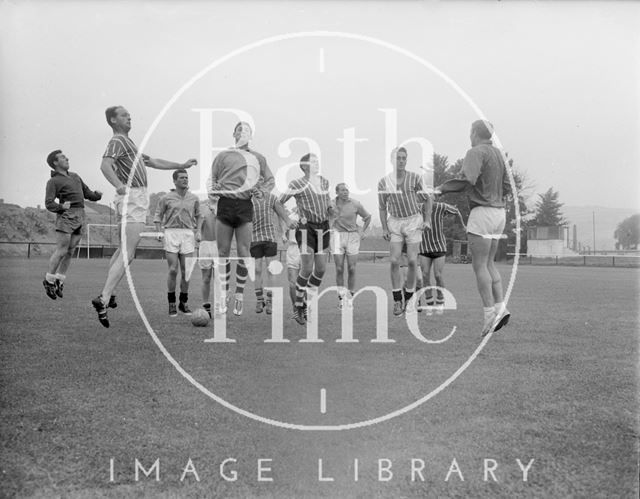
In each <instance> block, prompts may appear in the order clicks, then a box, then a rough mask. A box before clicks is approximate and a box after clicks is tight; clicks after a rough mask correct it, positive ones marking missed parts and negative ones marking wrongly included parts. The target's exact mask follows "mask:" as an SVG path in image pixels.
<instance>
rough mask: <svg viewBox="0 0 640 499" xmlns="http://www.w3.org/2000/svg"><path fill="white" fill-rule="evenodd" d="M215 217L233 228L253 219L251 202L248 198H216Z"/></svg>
mask: <svg viewBox="0 0 640 499" xmlns="http://www.w3.org/2000/svg"><path fill="white" fill-rule="evenodd" d="M216 217H217V219H218V220H219V221H220V222H222V223H223V224H225V225H228V226H230V227H233V228H234V229H235V228H237V227H240V226H241V225H244V224H246V223H249V222H252V221H253V203H252V202H251V200H250V199H233V198H224V197H221V198H220V199H219V200H218V211H217V213H216Z"/></svg>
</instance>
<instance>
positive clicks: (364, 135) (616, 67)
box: [0, 1, 640, 212]
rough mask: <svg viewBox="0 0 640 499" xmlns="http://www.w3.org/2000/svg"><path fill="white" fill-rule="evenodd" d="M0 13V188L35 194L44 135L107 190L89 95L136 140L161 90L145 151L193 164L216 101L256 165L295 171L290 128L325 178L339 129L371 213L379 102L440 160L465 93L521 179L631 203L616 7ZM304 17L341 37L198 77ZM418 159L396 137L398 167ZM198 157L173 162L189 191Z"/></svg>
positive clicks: (21, 8)
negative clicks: (113, 110) (248, 127)
mask: <svg viewBox="0 0 640 499" xmlns="http://www.w3.org/2000/svg"><path fill="white" fill-rule="evenodd" d="M0 10H1V19H2V20H1V21H0V23H1V28H2V29H1V33H2V34H1V37H2V77H1V78H2V80H1V81H2V88H1V92H2V93H1V95H0V98H1V99H2V112H1V113H0V116H1V120H0V126H1V130H0V132H1V133H0V139H1V151H2V169H1V175H2V176H1V182H0V197H2V198H4V200H5V202H12V203H17V204H20V205H23V206H35V205H37V204H43V199H44V187H45V184H46V181H47V179H48V178H49V175H50V170H49V168H48V166H47V165H46V162H45V158H46V156H47V153H49V152H50V151H51V150H53V149H57V148H60V149H62V150H63V151H64V152H65V153H66V154H67V155H68V156H69V158H70V160H71V169H72V170H74V171H76V172H77V173H79V174H80V175H81V176H82V177H83V179H84V180H85V182H86V183H87V184H88V185H90V186H91V187H92V188H95V189H99V190H102V191H104V192H105V194H106V196H105V198H104V202H109V201H110V200H112V199H113V193H114V192H113V188H112V187H111V186H110V185H109V184H108V183H107V181H106V180H105V179H104V177H103V176H102V175H101V173H100V171H99V165H100V159H101V156H102V153H103V152H104V149H105V146H106V144H107V142H108V140H109V137H110V135H111V131H110V129H109V128H108V126H107V124H106V122H105V119H104V110H105V108H106V107H108V106H110V105H114V104H120V105H124V106H125V107H126V108H127V109H128V110H129V111H130V112H131V114H132V118H133V130H132V131H131V134H130V136H131V137H132V138H133V140H134V141H135V142H136V143H138V145H142V143H143V139H144V138H145V135H147V134H148V132H149V130H150V127H151V125H152V123H153V122H154V120H156V118H158V116H159V114H160V113H161V111H162V110H163V108H165V106H166V105H167V103H168V102H169V101H170V100H171V99H172V98H174V97H177V98H175V102H174V103H173V105H172V106H170V107H169V108H168V109H167V110H166V113H165V114H164V116H163V117H162V119H161V120H159V122H158V124H157V127H156V128H155V130H154V132H153V133H151V134H150V136H149V140H148V143H147V144H146V146H145V148H144V150H145V152H146V153H148V154H150V155H151V156H154V157H161V158H165V159H171V160H180V161H184V160H186V159H188V158H190V157H195V158H197V159H198V160H199V161H200V162H201V163H203V162H204V163H208V160H207V158H208V157H209V156H211V154H215V151H213V149H212V148H213V147H225V146H228V145H231V142H232V140H231V132H232V127H233V124H234V123H235V121H237V116H234V115H233V114H231V113H214V114H213V115H212V121H211V120H208V119H207V120H206V122H207V123H210V124H211V126H212V135H211V136H210V138H209V137H203V134H204V132H205V131H206V128H203V127H202V123H204V122H205V121H201V120H205V118H207V116H209V115H208V114H206V113H204V112H201V111H197V109H208V108H234V109H239V110H242V111H244V112H246V113H248V114H249V115H250V116H251V117H252V119H253V120H254V121H255V124H256V131H255V140H254V143H253V146H254V147H255V149H256V150H258V151H260V152H262V153H263V154H264V155H265V156H266V157H267V160H268V162H269V164H270V166H271V168H272V170H273V171H274V173H276V172H278V171H280V176H281V177H282V178H283V179H291V178H293V175H294V174H295V175H297V173H298V171H297V170H296V171H289V172H288V174H287V170H286V169H285V167H286V166H287V165H289V164H291V163H293V162H296V161H297V160H298V159H299V158H300V156H301V155H302V154H304V153H305V152H307V150H308V149H309V143H308V142H304V141H301V140H297V141H295V140H294V141H290V142H291V143H290V147H287V141H288V140H289V139H291V138H294V137H307V138H309V139H312V140H313V141H315V143H317V144H318V147H319V149H320V151H321V163H322V168H323V173H324V174H325V176H327V177H328V178H329V180H330V181H331V182H332V185H335V183H337V182H338V181H340V180H342V179H343V173H342V171H343V168H344V165H345V161H347V164H348V160H347V158H348V155H347V156H345V148H344V147H343V146H344V143H343V142H339V141H338V139H340V138H342V137H343V135H344V134H345V133H348V132H345V130H347V131H348V130H349V129H351V128H353V129H355V130H354V132H355V137H356V138H358V139H367V140H366V141H361V142H358V143H356V145H355V178H354V181H353V182H351V183H352V184H354V183H355V184H356V185H352V187H353V188H354V189H355V188H356V187H357V188H358V189H359V190H361V191H363V193H362V194H359V195H358V196H356V197H360V198H361V199H363V201H365V204H366V205H367V206H368V207H369V208H370V210H371V211H374V212H375V211H377V209H376V208H377V205H376V201H375V196H374V194H373V192H372V190H375V184H376V180H377V179H378V178H379V177H381V176H382V175H383V174H384V173H385V160H386V157H385V154H386V152H385V151H386V146H387V142H388V141H389V140H390V139H389V138H388V137H386V135H385V126H387V127H388V126H389V123H390V121H389V120H390V118H391V116H392V112H391V111H381V110H382V109H386V110H394V111H393V113H396V115H397V132H398V137H397V138H398V140H399V141H404V140H406V139H409V138H410V137H423V138H424V139H426V140H428V141H429V142H430V143H431V144H432V145H433V147H434V149H435V151H436V152H438V153H440V154H444V155H446V156H448V157H449V159H450V161H451V162H452V163H453V162H454V161H455V160H456V159H458V158H460V157H462V156H463V155H464V153H465V151H466V150H467V148H468V147H469V125H470V123H471V122H472V121H473V120H474V119H476V118H477V116H478V115H477V113H476V111H475V110H474V108H473V105H475V106H476V108H477V109H479V110H481V111H482V112H483V113H484V114H485V115H486V117H487V118H488V119H489V120H491V121H492V122H493V123H494V125H495V128H496V131H497V133H498V135H499V137H500V140H501V142H502V144H503V146H504V148H505V150H506V151H507V152H508V153H509V155H510V156H511V157H512V158H513V159H514V160H515V164H516V165H517V167H518V168H519V169H520V170H521V171H524V172H525V173H526V175H527V177H528V178H529V180H530V182H531V184H533V187H534V189H533V192H543V191H545V190H546V189H547V188H549V187H554V188H555V189H557V190H559V191H560V200H561V201H562V202H564V203H565V204H568V205H600V206H606V207H617V208H627V209H634V208H638V207H639V205H640V201H639V190H638V189H639V183H640V182H639V165H640V148H639V143H640V139H639V137H640V119H639V114H640V58H639V57H638V54H640V29H638V27H639V26H640V8H639V6H638V5H637V4H636V3H633V2H624V3H616V2H602V3H598V2H585V3H582V2H571V3H561V2H544V3H541V2H536V3H527V2H483V3H476V2H464V1H459V2H446V3H445V2H368V3H360V2H351V3H346V4H345V3H342V2H340V3H339V2H309V3H304V2H295V3H294V2H282V3H281V2H270V1H263V2H259V3H258V2H256V3H254V2H233V3H232V2H229V3H211V2H184V1H182V2H177V1H176V2H173V1H148V2H121V3H118V2H92V1H83V2H80V1H77V2H71V1H61V2H53V1H51V2H44V1H32V2H26V1H24V2H23V1H14V2H11V3H9V2H4V3H2V4H1V9H0ZM317 31H331V32H341V33H348V34H351V35H355V37H352V38H347V37H340V36H337V35H336V36H320V35H319V34H316V35H315V36H306V37H300V36H298V37H293V38H290V39H282V40H280V41H276V42H272V43H266V44H263V45H261V46H257V47H255V48H252V49H248V50H245V51H244V52H241V53H238V54H237V55H236V56H234V57H232V58H230V59H228V60H226V61H225V62H222V63H221V64H219V65H217V66H216V67H212V68H210V70H209V71H204V70H205V69H206V68H208V67H210V66H211V65H212V64H213V63H214V62H216V61H217V60H219V59H220V58H222V57H223V56H225V55H227V54H229V53H230V52H231V51H234V50H238V49H241V48H242V47H244V46H246V45H248V44H251V43H254V42H257V41H259V40H261V39H265V38H269V37H276V36H278V35H286V34H292V33H300V32H317ZM357 37H361V39H356V38H357ZM362 37H368V38H370V40H368V41H367V40H364V39H363V38H362ZM374 39H375V41H378V42H379V43H377V42H375V41H374ZM411 55H415V56H417V58H420V59H422V60H424V61H426V62H427V66H424V65H421V64H420V63H419V62H418V61H417V60H416V59H412V58H411ZM200 72H202V74H201V77H200V78H199V79H197V80H192V79H193V78H194V77H195V76H196V75H197V74H198V73H200ZM447 79H449V80H447ZM188 82H190V83H191V84H190V85H189V86H188V88H184V85H185V84H187V83H188ZM178 92H182V93H180V95H179V96H177V95H176V94H177V93H178ZM463 94H466V95H468V96H469V97H470V98H471V99H472V102H473V105H470V103H469V102H468V101H467V100H465V98H463ZM385 119H386V120H387V122H385ZM387 135H388V134H387ZM421 156H422V154H421V149H420V148H419V147H418V146H417V144H416V143H410V144H409V161H408V166H409V168H410V169H413V170H417V169H418V167H419V166H420V165H421V164H422V163H423V160H422V158H421ZM203 166H204V168H203V169H201V168H200V167H198V168H194V169H193V170H192V173H191V177H192V187H193V188H194V190H197V189H198V188H200V187H201V178H203V177H204V176H205V175H206V172H207V170H208V168H209V164H205V165H203ZM293 170H295V168H293ZM170 187H172V183H171V179H170V174H168V173H165V172H159V171H150V189H151V190H152V191H160V190H168V189H169V188H170ZM367 191H370V192H368V193H367Z"/></svg>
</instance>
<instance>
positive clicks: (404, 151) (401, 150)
mask: <svg viewBox="0 0 640 499" xmlns="http://www.w3.org/2000/svg"><path fill="white" fill-rule="evenodd" d="M399 152H403V153H405V154H407V150H406V149H405V148H404V147H398V150H397V151H396V155H397V154H398V153H399ZM407 155H408V154H407Z"/></svg>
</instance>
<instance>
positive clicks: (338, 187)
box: [336, 182, 349, 194]
mask: <svg viewBox="0 0 640 499" xmlns="http://www.w3.org/2000/svg"><path fill="white" fill-rule="evenodd" d="M343 185H344V186H345V187H346V188H347V189H349V186H348V185H347V184H346V183H345V182H340V183H339V184H337V185H336V194H338V189H340V187H341V186H343Z"/></svg>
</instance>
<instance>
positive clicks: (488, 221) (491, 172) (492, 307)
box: [435, 120, 511, 337]
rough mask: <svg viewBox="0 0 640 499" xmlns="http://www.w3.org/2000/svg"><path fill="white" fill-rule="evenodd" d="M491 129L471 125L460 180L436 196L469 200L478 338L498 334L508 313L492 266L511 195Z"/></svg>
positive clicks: (479, 123)
mask: <svg viewBox="0 0 640 499" xmlns="http://www.w3.org/2000/svg"><path fill="white" fill-rule="evenodd" d="M492 135H493V126H492V125H491V123H489V122H488V121H484V120H477V121H474V122H473V123H472V125H471V133H470V136H469V138H470V140H471V149H469V150H468V151H467V154H466V155H465V157H464V160H463V162H462V172H463V175H464V177H463V178H462V179H454V180H449V181H447V182H445V183H443V184H442V185H441V186H440V187H438V188H436V190H435V192H436V194H446V193H447V192H459V191H465V192H466V194H467V197H468V199H469V207H470V208H471V212H470V213H469V219H468V221H467V238H468V240H469V247H470V249H471V257H472V264H473V271H474V273H475V275H476V281H477V285H478V292H479V293H480V298H481V299H482V304H483V306H484V322H483V326H482V333H481V334H482V336H483V337H484V336H486V335H487V334H489V333H490V332H491V331H498V330H499V329H500V328H502V327H503V326H506V325H507V324H508V322H509V318H510V317H511V314H510V313H509V311H508V310H507V308H506V306H505V304H504V301H503V300H504V298H503V293H502V279H501V278H500V272H498V269H497V268H496V266H495V264H494V260H495V256H496V251H497V250H498V240H499V239H500V238H501V237H502V232H503V230H504V226H505V222H506V212H505V207H506V203H505V196H506V195H508V194H509V193H510V192H511V186H510V184H509V177H508V174H507V168H506V165H505V162H504V159H503V157H502V153H501V152H500V150H499V149H498V148H496V147H494V146H493V143H492V141H491V136H492Z"/></svg>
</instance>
